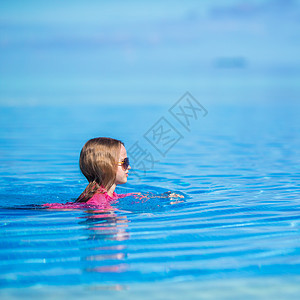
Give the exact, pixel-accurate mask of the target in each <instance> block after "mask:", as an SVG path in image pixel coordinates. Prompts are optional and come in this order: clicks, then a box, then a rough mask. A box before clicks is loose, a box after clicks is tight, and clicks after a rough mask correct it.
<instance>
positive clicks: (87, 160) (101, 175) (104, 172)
mask: <svg viewBox="0 0 300 300" xmlns="http://www.w3.org/2000/svg"><path fill="white" fill-rule="evenodd" d="M121 145H123V146H124V143H123V142H121V141H119V140H116V139H112V138H107V137H98V138H93V139H91V140H89V141H87V142H86V143H85V145H84V146H83V148H82V150H81V152H80V158H79V167H80V170H81V172H82V174H83V175H84V176H85V177H86V179H87V180H88V182H89V184H88V185H87V187H86V188H85V190H84V191H83V192H82V194H81V195H80V196H79V197H78V198H77V200H76V202H86V201H88V200H89V199H90V198H91V197H92V196H93V195H94V194H95V193H96V192H97V191H99V190H101V187H103V188H105V189H106V191H108V190H109V189H110V188H111V187H112V185H113V184H114V183H115V180H116V173H117V164H118V160H119V156H120V151H121ZM100 192H101V191H100Z"/></svg>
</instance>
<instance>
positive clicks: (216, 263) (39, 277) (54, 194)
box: [0, 99, 300, 299]
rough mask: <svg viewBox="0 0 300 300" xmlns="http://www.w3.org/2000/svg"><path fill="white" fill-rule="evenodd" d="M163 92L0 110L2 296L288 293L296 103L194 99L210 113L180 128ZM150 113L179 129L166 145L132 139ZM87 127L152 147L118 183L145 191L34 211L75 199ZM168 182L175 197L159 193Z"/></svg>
mask: <svg viewBox="0 0 300 300" xmlns="http://www.w3.org/2000/svg"><path fill="white" fill-rule="evenodd" d="M174 100H176V99H170V101H169V103H168V104H165V105H161V106H158V105H157V106H151V105H148V106H122V105H118V106H117V107H116V106H109V105H106V106H105V107H103V106H100V105H99V106H97V105H94V106H93V107H88V106H83V105H74V106H72V107H64V106H55V107H51V106H47V107H46V106H45V107H43V106H33V107H2V108H1V118H0V122H1V124H0V125H1V131H0V134H1V136H0V139H1V166H0V168H1V169H0V172H1V178H0V185H1V194H0V201H1V202H0V203H1V209H0V226H1V241H0V287H1V290H0V295H1V296H2V297H1V298H2V299H10V298H19V297H22V298H31V299H32V298H34V297H36V298H39V299H40V298H49V299H50V298H51V297H55V298H56V299H57V298H62V299H65V298H66V297H73V298H81V297H89V298H91V299H93V298H95V299H96V298H97V299H99V297H100V298H101V299H108V298H109V299H121V298H122V299H124V297H129V298H130V299H141V297H142V298H143V299H166V298H168V297H172V298H174V299H177V298H178V299H179V298H182V297H185V298H186V299H202V298H203V299H214V298H215V299H241V297H243V299H253V298H255V299H271V298H273V299H297V296H298V295H299V292H300V288H299V286H300V285H299V283H300V199H299V177H300V176H299V175H300V171H299V165H300V164H299V149H300V141H299V130H300V123H299V104H297V103H293V102H290V103H287V102H284V101H282V102H279V101H278V102H271V101H270V102H265V103H251V102H247V103H243V104H236V103H235V104H230V103H227V104H222V103H215V104H211V103H210V102H209V101H206V100H205V99H198V100H199V101H200V102H201V104H202V105H203V106H204V107H205V109H207V111H208V114H207V115H206V116H205V117H199V118H198V119H197V120H193V121H192V122H191V124H190V125H191V127H190V128H189V130H186V128H185V127H183V126H182V125H181V124H180V123H179V122H178V121H177V120H176V119H175V118H173V117H172V115H171V114H170V112H169V111H168V110H169V108H170V107H171V106H172V105H173V104H174V103H173V102H174ZM161 117H164V118H165V119H166V120H168V121H169V122H170V123H171V124H172V126H173V128H175V129H176V130H177V132H178V133H179V134H180V135H181V137H182V138H181V139H180V140H179V141H178V142H177V143H176V144H175V145H174V146H173V147H171V148H170V149H169V151H168V152H167V153H165V155H162V154H161V153H159V152H158V151H157V149H155V148H154V147H153V145H151V144H150V143H149V142H148V141H147V140H146V139H145V138H144V134H145V133H146V132H147V131H148V130H149V129H150V128H151V127H152V126H153V125H154V124H155V123H156V122H157V120H159V119H160V118H161ZM97 136H110V137H114V138H118V139H121V140H122V141H123V142H124V143H125V146H126V147H127V150H128V149H129V148H130V147H132V146H133V145H134V144H135V143H136V142H138V143H139V145H140V146H141V147H143V149H144V150H145V149H146V150H147V151H148V153H150V154H152V156H154V158H155V160H156V162H155V164H154V165H153V166H151V168H149V169H148V170H146V174H145V173H144V170H143V169H142V168H141V165H140V167H139V168H137V166H136V168H134V166H133V169H135V170H134V172H135V173H133V172H131V174H130V176H129V180H128V183H127V184H126V185H124V186H120V187H118V188H117V189H118V190H117V192H129V191H139V192H144V193H151V195H152V197H149V198H145V199H141V200H138V199H133V198H131V197H127V198H124V199H120V200H119V201H118V202H117V203H115V204H114V205H113V210H112V211H108V212H105V211H97V210H73V211H72V210H66V211H57V210H46V209H42V208H41V207H40V206H39V205H41V204H44V203H49V202H61V203H65V202H68V201H72V200H74V199H75V198H77V197H78V195H79V194H80V193H81V191H82V190H83V189H84V187H85V186H86V180H85V178H84V177H83V176H82V175H81V174H80V172H79V167H78V157H79V152H80V149H81V147H82V146H83V144H84V143H85V142H86V141H87V140H88V139H90V138H92V137H97ZM129 157H130V153H129ZM130 158H131V159H132V161H133V157H130ZM132 171H133V170H132ZM166 191H175V192H179V193H181V194H183V195H184V196H185V198H184V199H183V201H179V200H181V199H168V198H160V197H157V196H158V195H160V194H161V193H164V192H166Z"/></svg>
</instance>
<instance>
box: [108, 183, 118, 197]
mask: <svg viewBox="0 0 300 300" xmlns="http://www.w3.org/2000/svg"><path fill="white" fill-rule="evenodd" d="M115 189H116V184H115V183H114V184H113V185H112V186H111V188H110V189H109V190H108V191H107V194H108V195H109V196H110V197H112V196H113V193H114V191H115Z"/></svg>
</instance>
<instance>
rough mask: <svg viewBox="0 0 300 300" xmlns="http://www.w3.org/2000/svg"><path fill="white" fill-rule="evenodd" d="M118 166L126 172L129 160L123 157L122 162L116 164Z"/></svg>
mask: <svg viewBox="0 0 300 300" xmlns="http://www.w3.org/2000/svg"><path fill="white" fill-rule="evenodd" d="M118 165H119V166H122V167H123V169H124V170H127V169H128V167H129V158H128V157H125V158H124V159H123V160H122V161H120V162H119V163H118Z"/></svg>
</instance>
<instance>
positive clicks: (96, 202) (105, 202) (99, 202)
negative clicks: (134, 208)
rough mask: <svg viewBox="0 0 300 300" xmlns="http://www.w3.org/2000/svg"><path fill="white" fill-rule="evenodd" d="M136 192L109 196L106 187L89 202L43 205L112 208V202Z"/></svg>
mask: <svg viewBox="0 0 300 300" xmlns="http://www.w3.org/2000/svg"><path fill="white" fill-rule="evenodd" d="M133 194H135V193H127V194H119V195H118V194H117V193H115V192H113V195H112V196H109V195H108V193H107V191H106V190H105V189H104V188H101V189H100V190H99V192H97V193H95V194H94V196H93V197H92V198H91V199H89V200H88V201H87V202H85V203H84V202H67V203H65V204H63V203H46V204H43V205H42V206H45V207H47V208H51V209H80V208H92V207H95V208H97V209H111V208H112V207H111V203H114V202H115V201H116V200H117V199H119V198H124V197H127V196H130V195H133Z"/></svg>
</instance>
